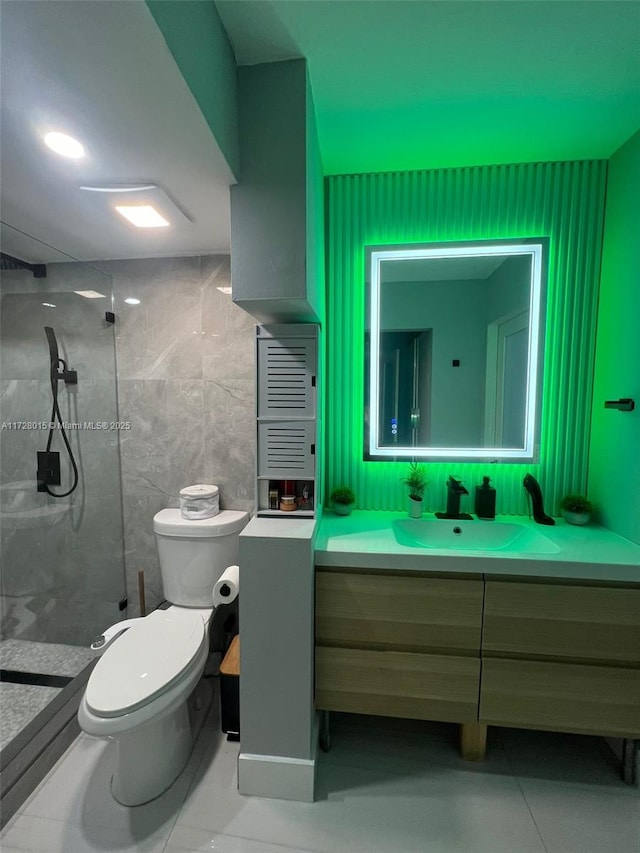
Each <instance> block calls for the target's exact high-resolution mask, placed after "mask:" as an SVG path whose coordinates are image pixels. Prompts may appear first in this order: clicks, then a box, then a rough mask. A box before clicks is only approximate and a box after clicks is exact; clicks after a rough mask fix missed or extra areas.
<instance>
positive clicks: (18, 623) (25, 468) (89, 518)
mask: <svg viewBox="0 0 640 853" xmlns="http://www.w3.org/2000/svg"><path fill="white" fill-rule="evenodd" d="M50 256H51V250H50V249H48V257H50ZM46 269H47V275H46V278H35V277H34V276H33V275H32V273H31V272H29V271H27V270H10V271H7V270H3V271H2V272H1V273H0V312H1V313H0V391H1V397H0V402H1V408H0V421H1V422H2V430H1V432H0V537H1V538H0V557H1V565H2V580H1V594H2V601H1V616H2V626H1V635H0V639H1V640H2V642H1V643H0V650H2V648H3V647H5V655H4V659H3V662H2V667H3V669H6V668H7V660H6V658H7V654H8V655H9V658H11V660H10V662H9V665H8V668H9V669H15V668H16V667H15V666H14V663H15V661H14V659H13V658H14V657H15V656H16V655H20V654H23V653H24V655H28V654H32V655H33V654H35V652H36V651H37V649H36V647H38V648H39V651H38V655H40V657H41V658H46V657H47V648H46V647H45V648H44V650H43V649H42V647H41V644H56V645H55V646H54V645H51V646H50V648H49V658H50V659H51V660H52V665H51V668H52V671H54V672H55V671H56V666H57V667H58V669H59V668H60V661H57V659H58V658H65V660H66V668H67V669H74V666H75V668H76V669H77V671H79V669H81V668H82V665H84V663H83V662H85V661H86V658H85V654H86V653H85V649H86V647H87V646H88V645H89V643H90V642H91V640H92V639H93V638H94V637H95V636H96V635H97V634H100V633H101V632H102V631H103V630H104V628H105V627H107V626H108V625H110V624H112V623H113V622H117V621H118V620H119V619H121V618H123V617H124V616H125V615H126V611H124V612H123V611H122V609H121V608H122V607H123V606H124V598H125V594H126V593H125V575H124V548H123V519H122V490H121V475H120V455H119V431H120V430H121V429H122V428H126V425H123V424H120V423H119V421H118V404H117V388H116V360H115V336H114V325H113V323H112V322H110V321H109V319H108V318H107V317H106V313H105V312H110V311H111V310H112V282H111V279H110V277H109V276H107V275H105V274H103V273H102V272H100V271H99V270H97V269H94V268H93V267H92V266H90V265H89V264H85V263H80V262H73V261H68V260H66V259H65V260H64V261H63V262H60V261H57V262H48V263H47V264H46ZM47 328H48V329H49V330H52V331H53V335H52V334H51V331H50V332H49V333H47V332H46V331H45V329H47ZM55 345H57V348H58V356H59V358H60V359H62V360H63V361H61V362H59V363H58V366H57V372H58V373H60V374H62V376H61V378H59V379H58V381H57V392H58V393H57V400H58V408H59V415H60V417H59V418H56V417H55V413H54V417H52V412H53V398H54V393H53V389H52V380H51V358H52V348H53V351H55ZM54 361H55V356H54ZM65 365H66V369H67V375H66V377H65V376H64V371H65ZM70 371H75V372H76V374H77V382H73V379H74V378H75V377H74V376H73V373H71V372H70ZM65 380H67V381H65ZM53 384H54V385H55V384H56V383H55V382H54V383H53ZM60 421H62V426H63V428H64V434H65V435H66V437H67V440H68V443H69V447H68V448H67V446H66V444H65V441H64V437H63V429H62V428H61V425H60ZM52 424H53V427H52ZM47 450H49V451H50V452H51V453H52V454H53V456H52V457H51V456H50V457H47V460H48V461H50V460H51V459H53V460H54V463H55V460H56V457H55V454H56V453H57V454H59V457H57V459H58V461H59V467H60V476H59V484H55V485H54V484H49V485H48V486H47V487H46V489H47V490H45V491H39V490H38V480H40V481H41V483H42V481H43V479H45V476H44V473H43V471H44V468H46V465H43V463H42V460H41V464H40V472H39V474H38V467H39V466H38V454H39V453H41V454H42V453H44V452H45V451H47ZM72 457H73V460H74V461H73V462H72ZM74 463H75V466H76V468H77V486H76V487H75V488H74V489H73V490H72V491H70V490H71V489H72V486H73V484H74V481H75V480H76V477H75V476H74ZM54 467H55V465H54ZM54 479H55V472H54ZM68 492H70V493H68ZM67 493H68V494H67ZM54 494H58V495H64V497H54V496H53V495H54ZM7 644H8V646H7ZM58 644H60V648H59V649H58V648H57V645H58ZM73 646H75V647H84V649H82V651H81V649H80V648H77V651H76V656H77V658H78V664H77V665H75V664H74V663H73V658H74V649H73V648H70V647H73ZM21 650H22V651H21ZM55 661H57V663H56V662H55ZM38 666H39V670H34V671H36V672H37V671H40V670H41V669H42V668H43V663H42V661H41V662H40V663H39V664H38ZM20 668H21V669H23V670H24V669H27V670H28V669H29V663H28V662H24V661H23V663H22V665H21V667H20ZM62 668H63V669H64V668H65V665H63V667H62ZM65 674H68V675H73V674H75V673H74V672H71V671H69V672H68V673H67V672H63V673H62V675H65Z"/></svg>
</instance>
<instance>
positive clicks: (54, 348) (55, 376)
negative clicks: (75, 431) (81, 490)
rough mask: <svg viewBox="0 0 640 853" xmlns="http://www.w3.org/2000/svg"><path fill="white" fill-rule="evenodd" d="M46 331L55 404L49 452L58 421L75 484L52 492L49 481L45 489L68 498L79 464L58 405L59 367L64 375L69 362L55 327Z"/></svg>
mask: <svg viewBox="0 0 640 853" xmlns="http://www.w3.org/2000/svg"><path fill="white" fill-rule="evenodd" d="M45 333H46V335H47V340H48V342H49V353H50V356H51V396H52V398H53V406H52V408H51V418H50V419H49V437H48V439H47V453H49V452H50V451H51V443H52V441H53V432H54V429H55V424H56V421H57V422H58V424H59V425H60V432H61V433H62V440H63V441H64V445H65V447H66V448H67V453H68V454H69V461H70V462H71V468H72V469H73V484H72V486H71V488H70V489H68V490H67V491H66V492H52V491H51V489H50V488H49V485H48V484H47V483H45V484H44V490H45V492H46V493H47V494H48V495H51V497H52V498H66V497H68V496H69V495H70V494H71V493H72V492H74V491H75V490H76V488H77V486H78V466H77V465H76V460H75V458H74V456H73V450H72V449H71V444H70V443H69V439H68V438H67V434H66V432H65V431H64V423H63V421H62V415H61V414H60V406H59V405H58V381H59V372H58V368H59V366H60V365H62V370H63V375H64V373H66V372H67V371H68V367H67V362H66V361H65V360H64V359H63V358H60V357H59V355H58V344H57V341H56V335H55V332H54V331H53V329H52V328H51V327H50V326H45Z"/></svg>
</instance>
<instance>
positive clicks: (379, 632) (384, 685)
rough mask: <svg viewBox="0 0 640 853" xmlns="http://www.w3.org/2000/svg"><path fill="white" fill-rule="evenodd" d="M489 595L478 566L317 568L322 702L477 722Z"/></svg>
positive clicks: (318, 695)
mask: <svg viewBox="0 0 640 853" xmlns="http://www.w3.org/2000/svg"><path fill="white" fill-rule="evenodd" d="M482 597H483V582H482V579H481V578H480V577H478V576H462V577H455V578H452V577H446V576H435V575H431V574H430V575H425V574H422V573H421V574H417V573H409V572H405V573H403V572H398V571H389V572H385V571H370V572H369V571H360V570H357V569H346V568H345V569H341V568H333V567H332V568H331V569H328V568H327V569H320V568H319V569H317V570H316V648H315V664H316V671H315V702H316V707H317V708H318V709H321V710H325V711H349V712H353V713H361V714H374V715H383V716H391V717H409V718H414V719H428V720H441V721H447V722H457V723H470V724H473V723H475V722H476V721H477V718H478V691H479V686H480V639H481V630H482Z"/></svg>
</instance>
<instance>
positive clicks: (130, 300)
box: [124, 296, 140, 305]
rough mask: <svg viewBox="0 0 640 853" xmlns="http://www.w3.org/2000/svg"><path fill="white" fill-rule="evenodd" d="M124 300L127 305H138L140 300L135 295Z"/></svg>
mask: <svg viewBox="0 0 640 853" xmlns="http://www.w3.org/2000/svg"><path fill="white" fill-rule="evenodd" d="M124 301H125V302H126V303H127V305H140V300H139V299H136V298H135V296H128V297H127V298H126V299H125V300H124Z"/></svg>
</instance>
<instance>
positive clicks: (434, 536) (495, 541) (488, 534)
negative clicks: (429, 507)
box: [392, 518, 560, 554]
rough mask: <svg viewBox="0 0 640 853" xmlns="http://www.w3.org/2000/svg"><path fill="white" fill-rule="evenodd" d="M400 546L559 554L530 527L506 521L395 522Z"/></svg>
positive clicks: (395, 532) (557, 548) (545, 538)
mask: <svg viewBox="0 0 640 853" xmlns="http://www.w3.org/2000/svg"><path fill="white" fill-rule="evenodd" d="M392 527H393V532H394V535H395V537H396V539H397V541H398V543H399V544H400V545H405V546H408V547H410V548H438V549H444V550H449V549H451V550H455V551H501V552H503V553H504V552H509V553H513V554H518V553H522V554H557V553H558V552H559V551H560V548H559V547H558V546H557V545H556V544H555V543H554V542H552V541H551V540H550V539H548V538H547V537H546V536H545V535H544V533H539V532H538V531H537V530H533V529H531V528H530V527H525V526H524V525H521V524H517V523H516V522H513V523H511V522H503V521H450V520H445V519H420V518H416V519H413V518H406V519H396V520H395V521H393V522H392Z"/></svg>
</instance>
